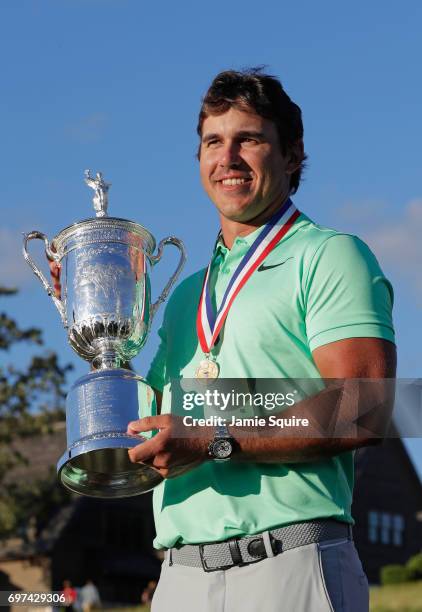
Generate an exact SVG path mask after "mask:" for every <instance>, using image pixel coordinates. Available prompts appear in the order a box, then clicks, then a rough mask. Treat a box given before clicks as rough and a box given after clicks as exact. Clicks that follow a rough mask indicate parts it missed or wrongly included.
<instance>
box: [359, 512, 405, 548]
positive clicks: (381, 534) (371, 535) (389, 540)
mask: <svg viewBox="0 0 422 612" xmlns="http://www.w3.org/2000/svg"><path fill="white" fill-rule="evenodd" d="M403 532H404V517H403V516H402V515H401V514H391V513H390V512H377V511H375V510H371V511H370V512H369V513H368V540H369V541H370V542H373V543H375V542H381V544H393V545H394V546H403Z"/></svg>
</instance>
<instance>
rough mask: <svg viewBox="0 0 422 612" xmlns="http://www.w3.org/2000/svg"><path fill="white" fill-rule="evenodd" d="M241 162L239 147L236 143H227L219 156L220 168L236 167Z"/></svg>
mask: <svg viewBox="0 0 422 612" xmlns="http://www.w3.org/2000/svg"><path fill="white" fill-rule="evenodd" d="M240 162H241V158H240V151H239V145H238V143H236V142H228V143H226V144H225V145H224V146H223V149H222V150H221V156H220V160H219V163H220V166H229V167H230V166H237V165H239V164H240Z"/></svg>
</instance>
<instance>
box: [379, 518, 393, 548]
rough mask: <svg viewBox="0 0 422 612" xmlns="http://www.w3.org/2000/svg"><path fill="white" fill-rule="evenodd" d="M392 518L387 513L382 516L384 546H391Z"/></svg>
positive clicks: (382, 540)
mask: <svg viewBox="0 0 422 612" xmlns="http://www.w3.org/2000/svg"><path fill="white" fill-rule="evenodd" d="M391 519H392V516H391V514H388V513H387V512H383V513H382V514H381V542H382V543H383V544H390V542H391V537H390V535H391V523H392V520H391Z"/></svg>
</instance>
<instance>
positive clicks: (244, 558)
mask: <svg viewBox="0 0 422 612" xmlns="http://www.w3.org/2000/svg"><path fill="white" fill-rule="evenodd" d="M198 134H199V136H200V146H199V154H198V156H199V162H200V173H201V180H202V184H203V186H204V188H205V190H206V192H207V194H208V195H209V197H210V199H211V200H212V201H213V203H214V205H215V206H216V208H217V210H218V214H219V218H220V223H221V234H220V236H219V239H218V240H217V243H216V246H215V249H214V253H213V255H212V259H211V264H210V266H209V272H208V275H207V278H206V280H205V283H204V275H205V272H204V270H202V271H200V272H199V273H197V274H194V275H193V276H191V277H189V278H188V279H186V280H185V281H184V282H183V283H182V284H181V285H180V286H179V287H178V288H177V289H176V290H175V292H174V294H173V296H172V298H171V299H170V302H169V304H168V306H167V309H166V312H165V316H164V321H163V326H162V328H161V330H160V336H161V345H160V348H159V350H158V353H157V355H156V357H155V359H154V361H153V363H152V366H151V370H150V373H149V376H148V379H149V381H150V383H151V384H152V385H153V387H154V388H155V389H156V390H157V392H158V393H157V395H158V397H159V399H161V397H162V407H161V414H160V415H159V416H155V417H146V418H143V419H139V420H138V421H135V422H133V423H131V424H130V426H129V428H128V431H130V432H132V433H139V432H143V431H148V430H151V429H153V428H156V429H159V430H160V431H159V433H158V434H157V435H156V436H154V437H153V438H152V439H151V440H149V441H147V442H145V443H143V444H141V445H139V446H137V447H136V448H134V449H132V450H130V451H129V455H130V458H131V460H132V461H134V462H136V461H146V462H148V463H150V464H152V465H153V466H155V467H156V468H157V469H158V470H159V471H160V472H161V474H162V475H163V476H164V477H165V480H164V482H163V483H162V485H160V486H159V487H157V489H156V490H155V492H154V512H155V519H156V528H157V537H156V540H155V545H156V546H157V547H158V548H165V549H167V552H166V559H165V561H164V563H163V568H162V574H161V578H160V582H159V584H158V587H157V591H156V593H155V596H154V600H153V605H152V610H153V611H155V612H161V611H162V610H168V609H171V610H173V612H176V611H179V610H186V609H189V610H198V611H210V612H217V611H221V612H223V610H225V611H228V612H237V611H239V612H240V611H242V612H256V611H258V610H262V611H265V612H275V611H279V610H286V611H288V612H290V611H291V610H298V611H299V610H303V611H305V610H306V611H312V612H319V611H324V610H336V611H337V610H353V611H356V612H364V610H367V609H368V585H367V580H366V577H365V575H364V572H363V570H362V566H361V564H360V561H359V558H358V556H357V553H356V550H355V548H354V545H353V541H352V540H351V529H350V526H351V525H352V523H353V519H352V517H351V514H350V506H351V501H352V487H353V453H352V452H351V450H352V449H353V448H357V447H359V446H363V445H365V444H368V443H370V442H371V441H370V440H369V439H365V438H361V439H355V438H336V439H323V438H321V437H319V438H309V437H303V438H291V437H285V436H284V437H281V436H280V437H279V436H271V437H265V436H242V435H241V432H240V430H237V428H236V427H230V428H229V430H228V431H227V428H226V430H225V432H223V433H222V432H221V431H217V432H216V431H215V428H213V427H209V428H208V429H204V428H202V431H201V432H200V431H199V429H200V427H197V428H196V432H197V434H198V435H197V436H196V437H189V438H186V436H185V437H184V436H183V432H182V429H183V425H182V424H181V417H180V416H176V415H173V414H170V413H169V412H170V409H171V399H170V396H171V393H170V387H171V381H172V380H176V381H177V380H178V379H180V378H187V379H189V378H193V377H194V376H195V375H196V376H204V377H206V376H217V375H219V376H220V377H221V378H239V379H241V378H243V379H246V378H256V379H259V378H294V377H296V378H316V377H323V378H380V379H383V378H390V377H394V375H395V363H396V357H395V346H394V331H393V327H392V321H391V307H392V299H393V298H392V289H391V286H390V284H389V283H388V281H387V280H386V279H385V277H384V276H383V274H382V272H381V270H380V268H379V266H378V263H377V261H376V259H375V257H374V256H373V255H372V253H371V252H370V251H369V249H368V247H367V246H366V245H365V244H364V243H362V242H361V241H360V240H359V239H357V238H356V237H354V236H350V235H347V234H342V233H338V232H336V231H334V230H330V229H327V228H323V227H320V226H318V225H316V224H314V223H313V222H312V221H311V220H310V219H309V218H308V217H307V216H305V215H304V214H298V213H296V212H295V210H294V206H293V204H292V203H291V200H290V196H291V195H292V194H294V193H295V192H296V190H297V188H298V186H299V181H300V176H301V171H302V168H303V162H304V160H305V158H306V156H305V154H304V148H303V127H302V120H301V112H300V109H299V107H298V106H297V105H296V104H294V103H293V102H292V101H291V100H290V98H289V97H288V96H287V94H286V93H285V92H284V90H283V88H282V86H281V84H280V83H279V82H278V81H277V80H276V79H274V78H272V77H270V76H268V75H265V74H262V73H260V71H254V70H252V71H245V72H234V71H228V72H223V73H221V74H219V75H218V76H217V77H216V78H215V79H214V81H213V83H212V84H211V87H210V89H209V90H208V92H207V94H206V96H205V98H204V101H203V104H202V108H201V111H200V115H199V124H198ZM274 219H275V221H274ZM273 223H275V224H276V225H275V226H272V225H271V224H273ZM273 227H275V230H274V229H273ZM269 228H270V229H269ZM274 231H276V234H274ZM265 232H267V235H268V236H269V235H271V234H268V232H273V235H274V236H275V238H274V239H273V240H272V244H269V243H268V244H267V243H265V242H260V240H263V239H262V236H263V234H265ZM277 232H278V233H277ZM280 236H281V237H280ZM257 244H258V246H257ZM264 244H267V246H265V247H264V246H262V245H264ZM253 249H258V250H259V249H261V252H262V253H263V254H264V256H265V258H264V259H262V258H261V259H259V260H258V263H259V266H258V263H257V264H256V266H255V268H254V269H253V270H252V273H251V274H249V275H246V276H247V278H246V280H245V278H242V279H241V280H239V278H238V277H236V278H235V280H233V277H234V275H236V274H238V273H239V270H240V275H242V273H244V270H245V266H246V267H247V266H248V265H250V259H248V253H249V254H250V253H251V250H253ZM262 249H264V250H262ZM257 252H258V251H257V250H255V251H254V253H253V255H252V256H251V257H255V258H256V257H257V255H256V253H257ZM245 262H246V263H245ZM264 262H265V263H264ZM242 266H243V267H242ZM249 272H250V269H249ZM230 283H232V285H230ZM233 283H234V284H235V285H236V283H237V285H239V284H240V285H241V288H240V290H239V291H238V293H236V295H235V297H234V299H232V301H231V303H230V304H229V305H227V304H226V303H225V300H226V301H227V300H228V301H229V302H230V299H231V298H233V287H234V285H233ZM230 292H232V293H230ZM222 302H223V306H222ZM198 303H199V304H200V306H199V313H198V315H197V310H198ZM204 304H205V305H204ZM210 304H211V306H210ZM201 305H202V306H201ZM224 307H226V308H228V312H227V313H226V314H224V313H222V312H221V308H223V309H224ZM207 309H208V314H207ZM218 309H220V311H219V312H217V311H218ZM210 312H211V315H210V316H209V313H210ZM212 313H214V314H212ZM207 316H208V317H209V318H208V319H207ZM219 318H220V319H219ZM218 320H220V328H219V329H217V330H216V329H215V325H217V326H218ZM207 326H208V327H207ZM213 332H214V333H213ZM198 364H199V365H198ZM218 369H219V372H217V370H218ZM317 401H318V399H316V400H315V402H314V406H315V409H317V408H318V405H317ZM311 411H312V406H311ZM221 438H223V439H224V438H225V439H226V440H227V441H228V447H229V450H228V452H227V454H228V455H229V456H230V459H229V460H228V461H225V462H222V461H219V458H218V453H217V454H216V453H215V452H214V450H215V449H214V447H213V440H214V441H217V443H218V442H219V441H221ZM225 452H226V451H225V450H224V448H223V455H224V453H225ZM175 476H177V477H175ZM257 534H259V535H257ZM251 536H256V537H255V538H252V537H251Z"/></svg>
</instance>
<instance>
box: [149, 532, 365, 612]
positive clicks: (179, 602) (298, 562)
mask: <svg viewBox="0 0 422 612" xmlns="http://www.w3.org/2000/svg"><path fill="white" fill-rule="evenodd" d="M368 610H369V591H368V581H367V579H366V576H365V573H364V571H363V569H362V564H361V562H360V559H359V556H358V554H357V551H356V549H355V546H354V544H353V542H352V541H350V540H345V539H341V540H330V541H328V540H327V541H325V542H320V543H318V544H308V545H306V546H300V547H298V548H294V549H291V550H288V551H286V552H284V553H281V554H279V555H277V556H276V557H272V558H269V559H264V560H262V561H259V562H257V563H252V564H250V565H245V566H243V567H232V568H230V569H228V570H221V571H220V570H219V571H214V572H205V571H204V570H203V569H201V568H192V567H185V566H183V565H177V564H173V565H171V566H170V565H169V561H168V558H166V560H165V561H164V562H163V565H162V568H161V577H160V580H159V583H158V586H157V590H156V591H155V594H154V598H153V601H152V608H151V612H368Z"/></svg>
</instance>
